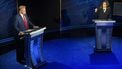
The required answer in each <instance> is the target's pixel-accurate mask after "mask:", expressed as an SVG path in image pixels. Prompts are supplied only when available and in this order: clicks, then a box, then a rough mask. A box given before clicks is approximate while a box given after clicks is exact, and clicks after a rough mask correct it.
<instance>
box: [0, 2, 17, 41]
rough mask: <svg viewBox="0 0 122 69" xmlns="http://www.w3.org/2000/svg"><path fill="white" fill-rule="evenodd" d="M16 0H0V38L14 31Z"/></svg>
mask: <svg viewBox="0 0 122 69" xmlns="http://www.w3.org/2000/svg"><path fill="white" fill-rule="evenodd" d="M15 14H16V0H0V39H1V38H3V37H6V36H8V35H12V34H13V32H14V28H13V23H14V15H15Z"/></svg>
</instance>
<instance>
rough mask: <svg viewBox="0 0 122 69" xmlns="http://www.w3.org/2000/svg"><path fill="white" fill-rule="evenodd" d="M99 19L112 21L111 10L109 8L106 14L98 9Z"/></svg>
mask: <svg viewBox="0 0 122 69" xmlns="http://www.w3.org/2000/svg"><path fill="white" fill-rule="evenodd" d="M96 18H97V19H111V9H110V8H107V9H106V12H104V11H103V9H102V8H100V9H98V11H97V13H96Z"/></svg>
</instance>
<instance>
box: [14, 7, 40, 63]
mask: <svg viewBox="0 0 122 69" xmlns="http://www.w3.org/2000/svg"><path fill="white" fill-rule="evenodd" d="M14 25H15V29H16V41H17V47H16V55H17V61H18V62H19V63H22V64H25V56H24V32H25V31H26V30H28V29H30V28H38V26H34V25H33V24H32V23H31V21H30V20H29V18H28V16H27V15H26V6H24V5H21V6H19V13H18V14H17V15H16V19H15V24H14Z"/></svg>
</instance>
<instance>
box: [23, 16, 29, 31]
mask: <svg viewBox="0 0 122 69" xmlns="http://www.w3.org/2000/svg"><path fill="white" fill-rule="evenodd" d="M23 22H24V26H25V28H26V29H29V26H28V22H27V19H26V17H25V16H23Z"/></svg>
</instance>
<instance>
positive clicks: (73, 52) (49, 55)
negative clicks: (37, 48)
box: [0, 37, 122, 69]
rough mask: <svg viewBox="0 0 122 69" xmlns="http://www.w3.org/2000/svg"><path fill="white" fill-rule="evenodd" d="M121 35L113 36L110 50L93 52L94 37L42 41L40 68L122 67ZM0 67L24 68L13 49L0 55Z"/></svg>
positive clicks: (117, 68)
mask: <svg viewBox="0 0 122 69" xmlns="http://www.w3.org/2000/svg"><path fill="white" fill-rule="evenodd" d="M121 45H122V37H113V42H112V52H104V53H95V52H94V47H95V37H73V38H59V39H53V40H48V41H44V46H43V53H44V57H45V60H46V61H47V62H48V63H47V65H45V66H43V67H41V68H40V69H109V68H110V69H122V46H121ZM0 69H26V68H24V66H23V65H21V64H19V63H17V62H16V52H15V50H13V51H10V52H8V53H6V54H4V55H0Z"/></svg>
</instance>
